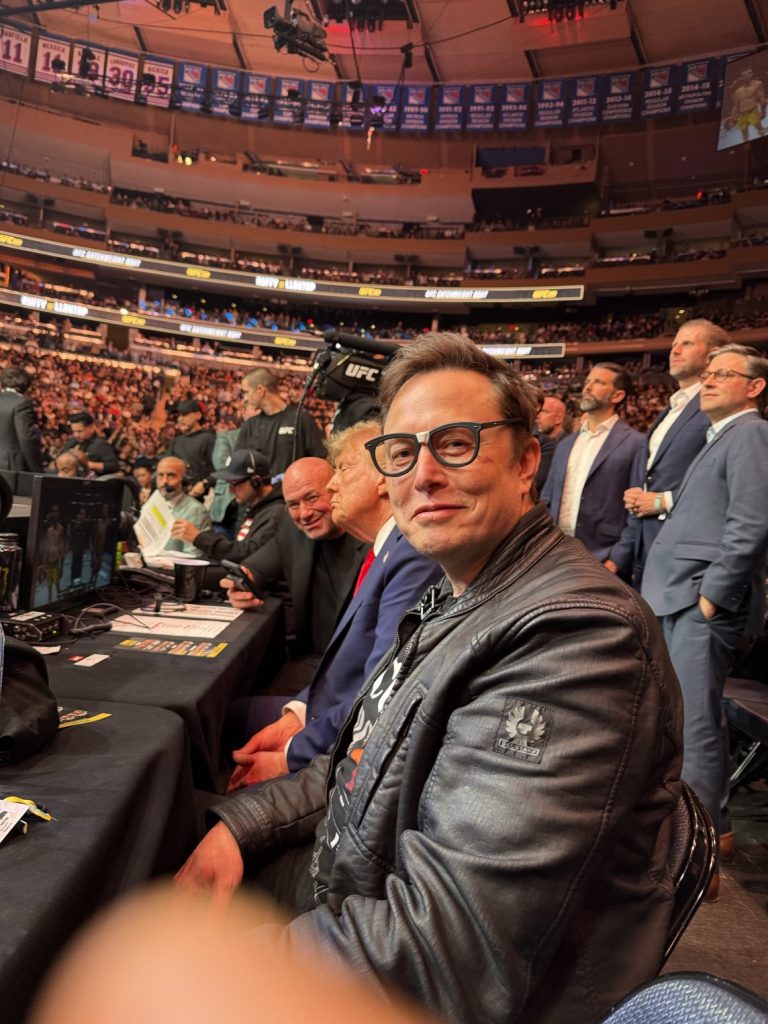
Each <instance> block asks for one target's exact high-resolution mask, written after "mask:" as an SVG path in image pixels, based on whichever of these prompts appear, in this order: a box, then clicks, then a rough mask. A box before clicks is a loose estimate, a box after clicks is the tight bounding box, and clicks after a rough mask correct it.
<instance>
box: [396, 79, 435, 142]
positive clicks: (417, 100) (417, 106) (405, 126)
mask: <svg viewBox="0 0 768 1024" xmlns="http://www.w3.org/2000/svg"><path fill="white" fill-rule="evenodd" d="M431 97H432V86H431V85H405V86H403V105H402V107H401V109H400V128H401V129H402V131H406V132H426V131H428V130H429V102H430V99H431Z"/></svg>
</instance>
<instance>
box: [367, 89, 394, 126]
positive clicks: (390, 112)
mask: <svg viewBox="0 0 768 1024" xmlns="http://www.w3.org/2000/svg"><path fill="white" fill-rule="evenodd" d="M367 99H368V112H369V115H370V120H369V124H371V125H372V127H374V128H377V129H378V130H379V131H385V132H394V131H397V118H398V114H399V112H400V90H399V89H398V87H397V85H395V83H394V82H386V83H381V82H380V83H378V84H377V85H370V86H368V92H367ZM378 122H382V123H381V124H379V123H378Z"/></svg>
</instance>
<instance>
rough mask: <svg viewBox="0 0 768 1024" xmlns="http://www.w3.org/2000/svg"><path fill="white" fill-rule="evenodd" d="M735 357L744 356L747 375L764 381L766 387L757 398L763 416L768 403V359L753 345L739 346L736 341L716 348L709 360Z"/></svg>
mask: <svg viewBox="0 0 768 1024" xmlns="http://www.w3.org/2000/svg"><path fill="white" fill-rule="evenodd" d="M728 354H731V355H735V356H742V357H743V359H744V361H745V363H746V369H747V373H748V374H749V376H750V377H754V379H755V380H760V379H762V380H764V381H765V385H766V386H765V387H764V388H763V390H762V391H761V392H760V394H759V395H758V396H757V399H756V402H757V408H758V409H759V410H760V413H761V414H762V415H765V406H766V402H768V359H766V357H765V356H764V355H763V353H762V352H759V351H758V350H757V349H756V348H752V346H751V345H739V344H737V343H736V342H735V341H732V342H730V343H729V344H728V345H722V346H721V347H720V348H716V349H715V350H714V351H713V352H710V354H709V358H710V359H714V358H715V356H724V355H728Z"/></svg>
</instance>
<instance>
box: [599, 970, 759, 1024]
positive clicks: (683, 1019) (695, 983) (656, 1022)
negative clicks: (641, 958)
mask: <svg viewBox="0 0 768 1024" xmlns="http://www.w3.org/2000/svg"><path fill="white" fill-rule="evenodd" d="M602 1024H768V1003H766V1002H765V1001H764V1000H762V999H761V998H760V997H759V996H757V995H755V994H754V993H753V992H748V991H747V989H745V988H741V987H740V986H739V985H734V983H733V982H731V981H724V980H723V979H722V978H715V977H713V976H712V975H711V974H693V973H685V974H666V975H664V977H663V978H654V980H653V981H650V982H648V984H647V985H643V986H641V987H640V988H639V989H637V990H636V991H635V992H633V993H632V994H631V995H628V996H627V998H626V999H624V1000H622V1002H620V1003H619V1005H618V1006H617V1007H615V1008H614V1009H613V1010H612V1011H611V1012H610V1013H609V1015H608V1016H607V1017H606V1018H605V1019H604V1020H603V1022H602Z"/></svg>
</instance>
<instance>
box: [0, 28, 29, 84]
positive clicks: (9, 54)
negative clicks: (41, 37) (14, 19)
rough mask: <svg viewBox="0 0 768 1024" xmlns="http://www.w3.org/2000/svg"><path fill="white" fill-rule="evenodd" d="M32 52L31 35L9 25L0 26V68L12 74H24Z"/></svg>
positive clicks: (27, 69)
mask: <svg viewBox="0 0 768 1024" xmlns="http://www.w3.org/2000/svg"><path fill="white" fill-rule="evenodd" d="M31 53H32V35H31V33H29V32H23V31H22V30H21V29H20V28H13V27H12V26H11V25H2V26H0V68H2V69H3V71H10V72H11V74H12V75H25V76H26V74H27V72H28V71H29V58H30V55H31Z"/></svg>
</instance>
